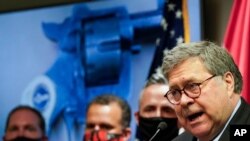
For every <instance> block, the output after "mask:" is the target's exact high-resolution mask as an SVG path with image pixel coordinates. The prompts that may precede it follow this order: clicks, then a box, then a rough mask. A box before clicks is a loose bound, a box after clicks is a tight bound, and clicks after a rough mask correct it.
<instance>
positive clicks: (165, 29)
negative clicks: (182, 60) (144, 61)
mask: <svg viewBox="0 0 250 141" xmlns="http://www.w3.org/2000/svg"><path fill="white" fill-rule="evenodd" d="M163 17H164V18H163V19H162V21H161V26H162V34H161V35H162V36H161V37H159V38H158V39H157V40H156V50H155V54H154V58H153V61H152V64H151V68H150V71H149V75H148V78H149V77H150V76H151V75H152V74H155V73H159V72H160V71H159V69H160V66H161V64H162V59H163V54H164V51H167V50H169V49H172V48H173V47H174V46H176V45H177V44H179V43H183V42H189V25H188V12H187V3H186V0H166V1H165V4H164V11H163Z"/></svg>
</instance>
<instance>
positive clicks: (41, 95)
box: [32, 84, 50, 111]
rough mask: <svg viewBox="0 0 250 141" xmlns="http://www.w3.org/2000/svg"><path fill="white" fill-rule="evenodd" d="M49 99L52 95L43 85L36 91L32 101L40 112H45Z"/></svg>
mask: <svg viewBox="0 0 250 141" xmlns="http://www.w3.org/2000/svg"><path fill="white" fill-rule="evenodd" d="M49 97H50V93H49V90H48V88H47V87H46V86H45V85H43V84H40V85H38V86H37V87H36V89H35V91H34V94H33V99H32V100H33V104H34V106H35V107H36V108H37V109H38V110H40V111H43V110H45V108H46V106H47V104H48V103H49Z"/></svg>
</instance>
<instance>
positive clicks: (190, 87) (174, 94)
mask: <svg viewBox="0 0 250 141" xmlns="http://www.w3.org/2000/svg"><path fill="white" fill-rule="evenodd" d="M215 76H216V75H213V76H211V77H209V78H207V79H206V80H204V81H202V82H201V83H190V84H187V85H185V86H184V88H183V89H182V90H180V89H172V90H169V91H168V92H167V93H166V94H165V95H164V97H166V98H167V99H168V101H169V102H170V103H172V104H174V105H178V104H180V100H181V96H182V91H183V92H184V93H185V94H186V95H187V96H188V97H190V98H197V97H199V96H200V94H201V88H200V85H201V84H202V83H204V82H206V81H208V80H210V79H212V78H214V77H215Z"/></svg>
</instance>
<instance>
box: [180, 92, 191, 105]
mask: <svg viewBox="0 0 250 141" xmlns="http://www.w3.org/2000/svg"><path fill="white" fill-rule="evenodd" d="M193 102H194V99H193V98H190V97H189V96H188V95H187V94H186V93H185V92H184V91H182V95H181V99H180V104H181V105H182V106H188V105H190V104H191V103H193Z"/></svg>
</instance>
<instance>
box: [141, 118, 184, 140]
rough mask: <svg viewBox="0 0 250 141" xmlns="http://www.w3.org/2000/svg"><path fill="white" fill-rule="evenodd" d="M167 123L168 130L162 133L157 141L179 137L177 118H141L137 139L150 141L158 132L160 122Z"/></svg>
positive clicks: (156, 138) (158, 135)
mask: <svg viewBox="0 0 250 141" xmlns="http://www.w3.org/2000/svg"><path fill="white" fill-rule="evenodd" d="M162 121H164V122H166V124H167V128H166V129H164V130H162V131H160V132H159V133H158V134H157V136H156V137H155V140H157V141H168V140H172V139H173V138H174V137H176V136H177V135H178V132H179V129H178V126H177V118H160V117H154V118H143V117H141V116H139V127H138V128H137V133H136V137H137V138H138V139H139V140H143V141H148V140H149V139H150V138H151V137H152V136H153V135H154V134H155V132H156V130H157V126H158V125H159V123H160V122H162Z"/></svg>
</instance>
